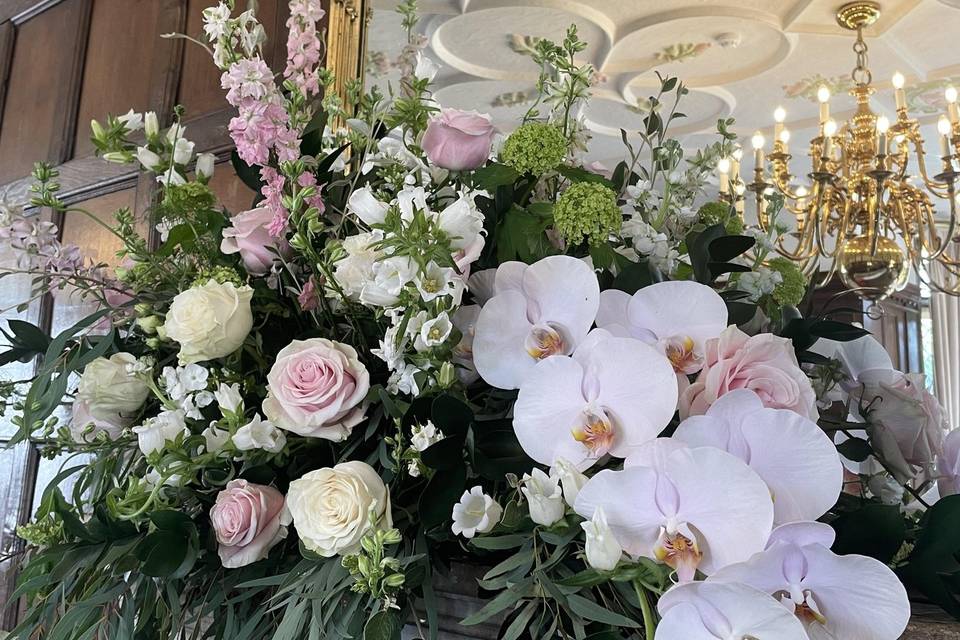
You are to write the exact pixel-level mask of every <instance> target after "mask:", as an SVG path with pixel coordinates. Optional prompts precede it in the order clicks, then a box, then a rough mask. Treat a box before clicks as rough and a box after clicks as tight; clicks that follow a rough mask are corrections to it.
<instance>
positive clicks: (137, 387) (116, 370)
mask: <svg viewBox="0 0 960 640" xmlns="http://www.w3.org/2000/svg"><path fill="white" fill-rule="evenodd" d="M136 363H137V359H136V357H135V356H133V355H131V354H129V353H124V352H121V353H115V354H113V355H112V356H110V357H109V358H103V357H101V358H95V359H94V360H92V361H90V363H89V364H87V366H86V367H84V369H83V373H82V374H81V376H80V382H79V383H78V384H77V395H76V401H78V402H81V403H84V404H85V405H86V411H87V413H88V414H89V415H90V416H92V417H94V418H97V419H99V420H107V421H110V422H112V423H115V424H117V425H118V426H122V425H124V424H129V420H130V418H132V417H133V416H132V414H133V413H134V412H136V411H137V409H139V408H140V406H141V405H142V404H143V403H144V401H145V400H146V399H147V396H148V395H150V389H149V388H148V387H147V385H146V384H145V383H144V382H143V381H142V380H140V379H139V378H138V377H137V376H136V375H134V374H133V373H132V371H134V365H135V364H136ZM82 426H85V425H82Z"/></svg>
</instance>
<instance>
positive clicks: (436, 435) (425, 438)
mask: <svg viewBox="0 0 960 640" xmlns="http://www.w3.org/2000/svg"><path fill="white" fill-rule="evenodd" d="M444 437H445V436H444V435H443V432H442V431H440V430H439V429H437V427H436V426H435V425H434V424H433V422H431V421H430V420H427V424H425V425H422V426H421V425H415V426H414V427H413V429H411V435H410V444H411V445H412V446H413V448H414V449H416V450H417V451H425V450H426V449H427V448H428V447H429V446H430V445H432V444H436V443H437V442H440V441H441V440H443V439H444Z"/></svg>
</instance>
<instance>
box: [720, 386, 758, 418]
mask: <svg viewBox="0 0 960 640" xmlns="http://www.w3.org/2000/svg"><path fill="white" fill-rule="evenodd" d="M760 409H763V400H761V399H760V396H758V395H757V394H756V393H754V392H753V391H752V390H750V389H734V390H733V391H728V392H727V393H725V394H723V395H722V396H720V397H719V398H717V401H716V402H714V403H713V404H712V405H710V408H709V409H707V415H708V416H710V417H711V418H721V419H723V420H727V421H728V422H730V423H731V424H737V423H738V422H740V418H741V417H742V416H744V415H746V414H748V413H752V412H754V411H759V410H760Z"/></svg>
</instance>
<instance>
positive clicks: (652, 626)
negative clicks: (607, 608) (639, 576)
mask: <svg viewBox="0 0 960 640" xmlns="http://www.w3.org/2000/svg"><path fill="white" fill-rule="evenodd" d="M633 590H634V591H636V593H637V599H638V600H639V601H640V611H641V613H643V637H644V638H645V640H653V634H654V633H656V630H657V622H656V620H654V617H653V609H651V608H650V601H649V600H648V599H647V590H646V589H645V588H644V587H643V586H641V584H640V582H638V581H636V580H634V582H633Z"/></svg>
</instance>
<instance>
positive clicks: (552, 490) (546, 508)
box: [520, 469, 566, 527]
mask: <svg viewBox="0 0 960 640" xmlns="http://www.w3.org/2000/svg"><path fill="white" fill-rule="evenodd" d="M520 490H521V491H522V492H523V495H525V496H526V497H527V506H528V507H529V509H530V519H531V520H533V521H534V522H536V523H537V524H542V525H543V526H545V527H549V526H550V525H552V524H554V523H555V522H557V521H559V520H560V519H561V518H563V512H564V511H565V510H566V507H565V506H564V504H563V491H562V490H561V489H560V480H559V479H557V478H551V477H550V476H548V475H547V474H545V473H544V472H543V471H542V470H540V469H534V470H533V474H532V475H531V474H529V473H525V474H523V481H522V488H521V489H520Z"/></svg>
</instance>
